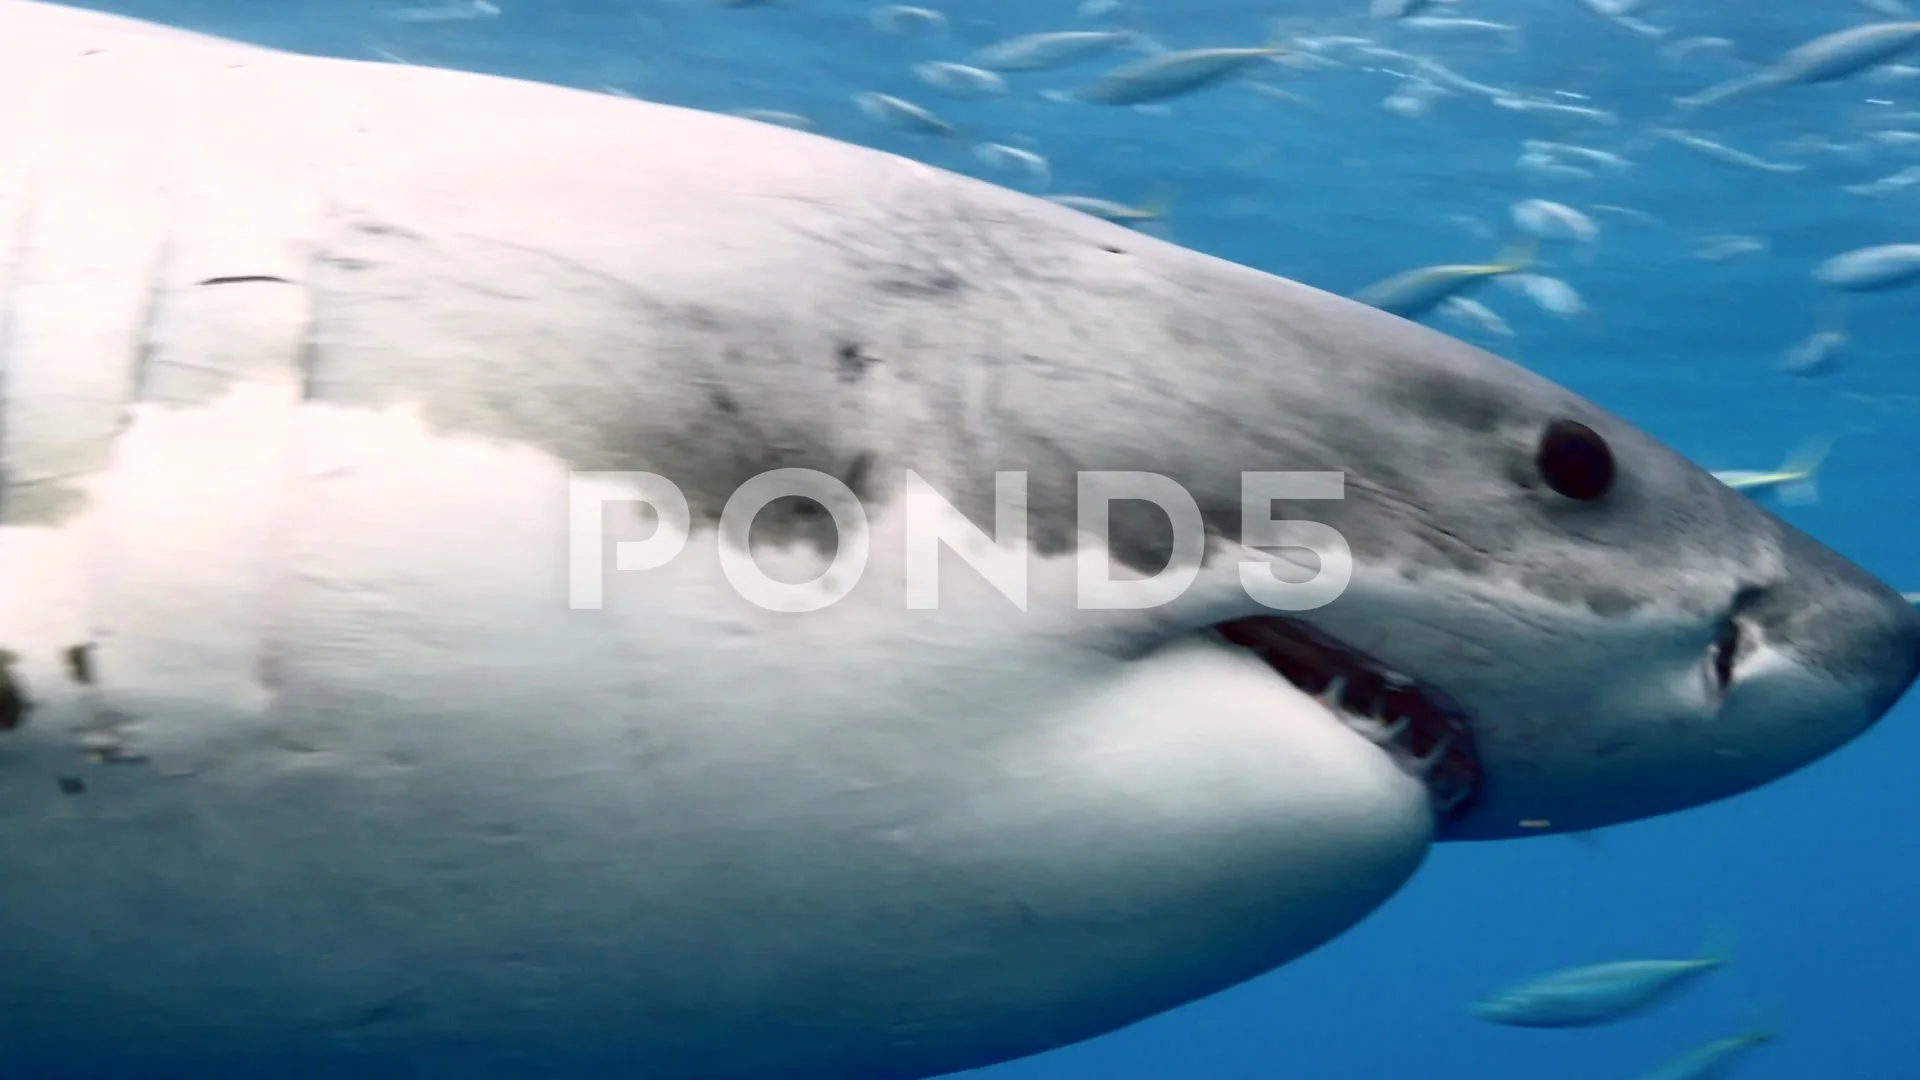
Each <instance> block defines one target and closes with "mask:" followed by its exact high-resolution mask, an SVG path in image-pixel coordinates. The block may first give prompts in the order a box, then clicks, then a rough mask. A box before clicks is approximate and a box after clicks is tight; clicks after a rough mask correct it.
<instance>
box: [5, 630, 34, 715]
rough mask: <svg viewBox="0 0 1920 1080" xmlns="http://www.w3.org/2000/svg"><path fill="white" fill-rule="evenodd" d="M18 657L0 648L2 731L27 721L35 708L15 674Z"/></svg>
mask: <svg viewBox="0 0 1920 1080" xmlns="http://www.w3.org/2000/svg"><path fill="white" fill-rule="evenodd" d="M18 659H19V657H17V656H15V655H14V654H13V653H11V652H8V651H7V650H5V649H0V731H12V730H13V729H15V728H17V727H19V726H20V725H22V724H24V723H26V722H27V713H29V712H31V711H32V710H33V703H32V702H31V701H28V700H27V692H26V689H25V688H24V687H22V686H21V685H20V681H19V680H18V679H17V678H15V677H14V674H13V670H12V668H13V663H14V661H15V660H18Z"/></svg>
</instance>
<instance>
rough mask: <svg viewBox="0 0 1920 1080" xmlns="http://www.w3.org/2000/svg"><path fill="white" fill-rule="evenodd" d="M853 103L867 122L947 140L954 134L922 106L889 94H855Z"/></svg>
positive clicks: (951, 126)
mask: <svg viewBox="0 0 1920 1080" xmlns="http://www.w3.org/2000/svg"><path fill="white" fill-rule="evenodd" d="M853 103H854V104H855V105H857V106H859V108H860V111H861V112H863V113H866V114H867V116H868V118H869V119H872V120H875V121H878V122H879V123H882V124H885V125H887V126H888V127H890V128H895V129H897V130H900V131H907V132H912V133H913V134H916V135H940V136H943V137H948V138H951V137H952V136H953V135H954V134H955V133H956V131H955V128H954V126H953V125H952V124H949V123H947V122H946V121H945V120H942V119H940V118H939V117H938V116H935V115H934V114H933V113H932V112H930V111H928V110H927V109H926V108H925V107H924V106H920V105H915V104H914V103H913V102H911V101H908V100H906V99H905V98H897V97H894V96H893V95H892V94H876V93H872V92H867V93H860V94H855V95H853Z"/></svg>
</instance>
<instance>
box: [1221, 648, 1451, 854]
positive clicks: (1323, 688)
mask: <svg viewBox="0 0 1920 1080" xmlns="http://www.w3.org/2000/svg"><path fill="white" fill-rule="evenodd" d="M1214 629H1215V630H1216V631H1218V632H1219V634H1220V635H1221V636H1222V637H1224V638H1226V639H1227V640H1228V641H1230V642H1232V643H1234V644H1235V645H1239V646H1241V647H1242V648H1246V649H1250V650H1252V651H1253V652H1255V653H1258V654H1259V655H1260V657H1261V659H1263V660H1265V661H1266V662H1267V664H1268V665H1269V666H1270V667H1272V668H1273V669H1274V670H1275V671H1277V672H1279V673H1280V676H1281V677H1282V678H1284V679H1286V680H1287V681H1288V682H1290V683H1292V684H1293V685H1294V686H1296V687H1299V688H1300V689H1301V690H1302V691H1305V692H1306V693H1309V694H1312V695H1313V696H1314V697H1316V698H1319V699H1320V700H1321V701H1322V702H1324V703H1325V704H1326V705H1327V707H1328V708H1330V709H1332V710H1333V712H1334V713H1335V715H1337V716H1339V717H1340V719H1341V720H1342V721H1344V722H1345V723H1346V724H1347V725H1348V726H1349V727H1351V728H1353V729H1354V730H1355V731H1357V732H1359V733H1360V734H1362V735H1364V736H1366V737H1367V738H1368V739H1370V740H1372V741H1373V742H1375V743H1377V744H1379V745H1380V746H1381V747H1382V748H1383V749H1385V750H1386V751H1387V752H1388V753H1390V754H1392V755H1393V757H1394V759H1395V760H1396V761H1398V762H1399V763H1400V765H1401V767H1402V768H1404V769H1406V770H1407V772H1408V773H1409V774H1411V775H1413V776H1417V777H1419V778H1420V779H1422V780H1424V781H1426V783H1427V788H1428V790H1429V791H1430V792H1431V793H1432V796H1433V805H1434V809H1435V812H1437V813H1438V814H1440V815H1441V816H1442V817H1445V816H1449V815H1451V814H1453V813H1456V812H1458V811H1459V810H1460V808H1461V807H1463V806H1464V805H1465V804H1466V803H1467V801H1468V800H1469V799H1470V798H1471V797H1472V796H1473V793H1474V790H1475V789H1476V788H1478V787H1479V784H1480V762H1479V759H1478V757H1477V756H1476V755H1475V753H1474V746H1473V729H1472V727H1471V726H1470V725H1469V724H1468V722H1467V717H1466V714H1465V713H1463V712H1461V710H1460V709H1459V708H1458V707H1457V706H1455V705H1454V704H1453V702H1452V700H1451V699H1449V698H1448V697H1447V696H1446V695H1445V694H1444V693H1442V692H1440V691H1439V690H1436V689H1434V688H1433V687H1430V686H1424V685H1422V684H1420V683H1419V682H1416V681H1415V680H1413V679H1411V678H1409V677H1407V676H1406V675H1403V674H1400V673H1399V672H1395V671H1390V670H1388V669H1386V668H1385V667H1383V666H1382V665H1380V664H1379V663H1376V662H1375V661H1374V660H1373V659H1372V658H1371V657H1368V656H1366V655H1365V654H1363V653H1361V652H1359V651H1358V650H1356V649H1351V648H1348V647H1347V646H1346V645H1344V644H1341V643H1340V642H1338V641H1335V640H1333V639H1332V638H1329V637H1327V636H1326V635H1324V634H1321V633H1319V632H1318V631H1316V630H1314V629H1313V628H1312V627H1309V626H1307V625H1306V624H1304V623H1300V622H1296V621H1294V620H1292V619H1282V618H1276V617H1273V616H1259V617H1255V618H1249V619H1236V620H1235V621H1233V622H1230V623H1222V624H1220V625H1219V626H1217V627H1215V628H1214Z"/></svg>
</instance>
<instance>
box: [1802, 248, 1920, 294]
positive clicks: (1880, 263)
mask: <svg viewBox="0 0 1920 1080" xmlns="http://www.w3.org/2000/svg"><path fill="white" fill-rule="evenodd" d="M1813 277H1814V280H1816V281H1818V282H1820V283H1821V284H1823V285H1831V286H1833V287H1834V288H1836V289H1845V290H1846V291H1848V292H1874V291H1877V290H1879V289H1891V288H1894V287H1895V286H1898V285H1906V284H1909V283H1911V282H1914V281H1920V244H1880V245H1878V246H1875V247H1864V248H1855V249H1854V250H1852V251H1849V252H1845V253H1843V254H1840V255H1835V256H1834V257H1833V258H1831V259H1828V260H1827V261H1826V262H1823V263H1821V264H1820V265H1819V266H1817V267H1815V268H1814V271H1813Z"/></svg>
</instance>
